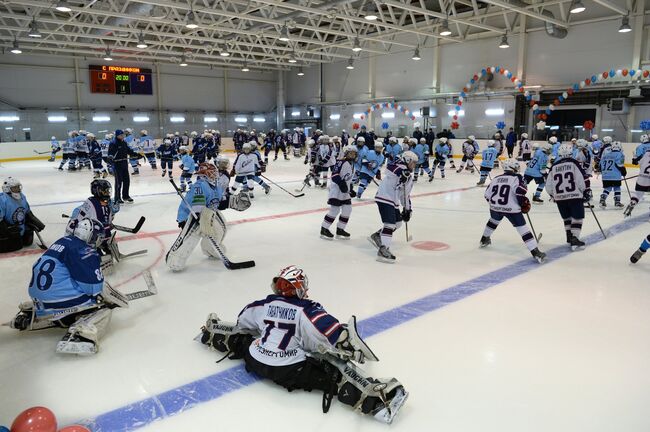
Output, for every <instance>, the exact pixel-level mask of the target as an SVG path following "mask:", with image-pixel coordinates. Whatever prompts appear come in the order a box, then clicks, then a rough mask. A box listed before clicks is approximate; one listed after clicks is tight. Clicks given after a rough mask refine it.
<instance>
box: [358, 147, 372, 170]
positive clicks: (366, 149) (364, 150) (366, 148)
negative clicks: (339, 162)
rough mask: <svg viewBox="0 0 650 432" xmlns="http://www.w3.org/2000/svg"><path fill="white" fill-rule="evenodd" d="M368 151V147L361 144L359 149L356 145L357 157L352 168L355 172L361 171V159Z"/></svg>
mask: <svg viewBox="0 0 650 432" xmlns="http://www.w3.org/2000/svg"><path fill="white" fill-rule="evenodd" d="M368 151H369V150H368V147H366V146H362V147H361V149H359V147H357V159H356V161H355V162H354V170H355V171H356V172H361V161H362V160H363V158H365V157H366V154H367V153H368Z"/></svg>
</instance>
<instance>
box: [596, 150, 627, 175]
mask: <svg viewBox="0 0 650 432" xmlns="http://www.w3.org/2000/svg"><path fill="white" fill-rule="evenodd" d="M624 166H625V155H624V154H623V152H621V151H618V150H616V151H614V150H611V151H608V152H605V154H603V156H602V157H601V158H600V173H601V176H602V179H603V180H621V177H622V171H621V168H622V167H624Z"/></svg>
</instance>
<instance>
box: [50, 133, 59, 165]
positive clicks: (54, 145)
mask: <svg viewBox="0 0 650 432" xmlns="http://www.w3.org/2000/svg"><path fill="white" fill-rule="evenodd" d="M50 149H51V152H50V158H49V159H48V160H47V161H48V162H54V159H55V158H56V154H57V153H58V152H59V151H61V145H60V144H59V141H58V140H57V139H56V137H55V136H52V138H51V139H50Z"/></svg>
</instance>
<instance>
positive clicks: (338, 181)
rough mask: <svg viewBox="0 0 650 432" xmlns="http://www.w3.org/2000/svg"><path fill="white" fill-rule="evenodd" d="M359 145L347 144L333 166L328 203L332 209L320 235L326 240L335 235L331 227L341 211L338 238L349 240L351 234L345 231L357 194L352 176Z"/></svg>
mask: <svg viewBox="0 0 650 432" xmlns="http://www.w3.org/2000/svg"><path fill="white" fill-rule="evenodd" d="M357 151H358V150H357V147H356V146H354V145H347V146H345V147H344V148H343V150H342V152H343V154H342V159H341V160H339V161H338V162H336V165H334V168H332V184H331V185H330V189H329V198H328V200H327V204H329V206H330V209H329V211H328V212H327V214H326V215H325V217H324V218H323V223H322V224H321V227H320V237H321V238H322V239H325V240H332V239H333V238H334V235H333V234H332V233H331V232H330V230H329V228H330V226H332V224H333V223H334V221H335V220H336V216H337V215H338V214H339V213H340V216H339V222H338V224H337V225H336V238H339V239H343V240H349V239H350V234H349V233H347V232H346V231H345V227H346V226H347V224H348V221H349V220H350V214H352V198H354V197H355V196H357V194H356V193H355V192H354V189H352V178H353V177H354V173H355V170H354V161H355V160H356V159H357Z"/></svg>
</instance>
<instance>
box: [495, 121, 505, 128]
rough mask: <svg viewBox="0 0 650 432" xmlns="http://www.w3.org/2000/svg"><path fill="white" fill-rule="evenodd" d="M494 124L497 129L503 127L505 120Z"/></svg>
mask: <svg viewBox="0 0 650 432" xmlns="http://www.w3.org/2000/svg"><path fill="white" fill-rule="evenodd" d="M495 126H496V127H497V129H505V127H506V122H502V121H500V122H497V124H496V125H495Z"/></svg>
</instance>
